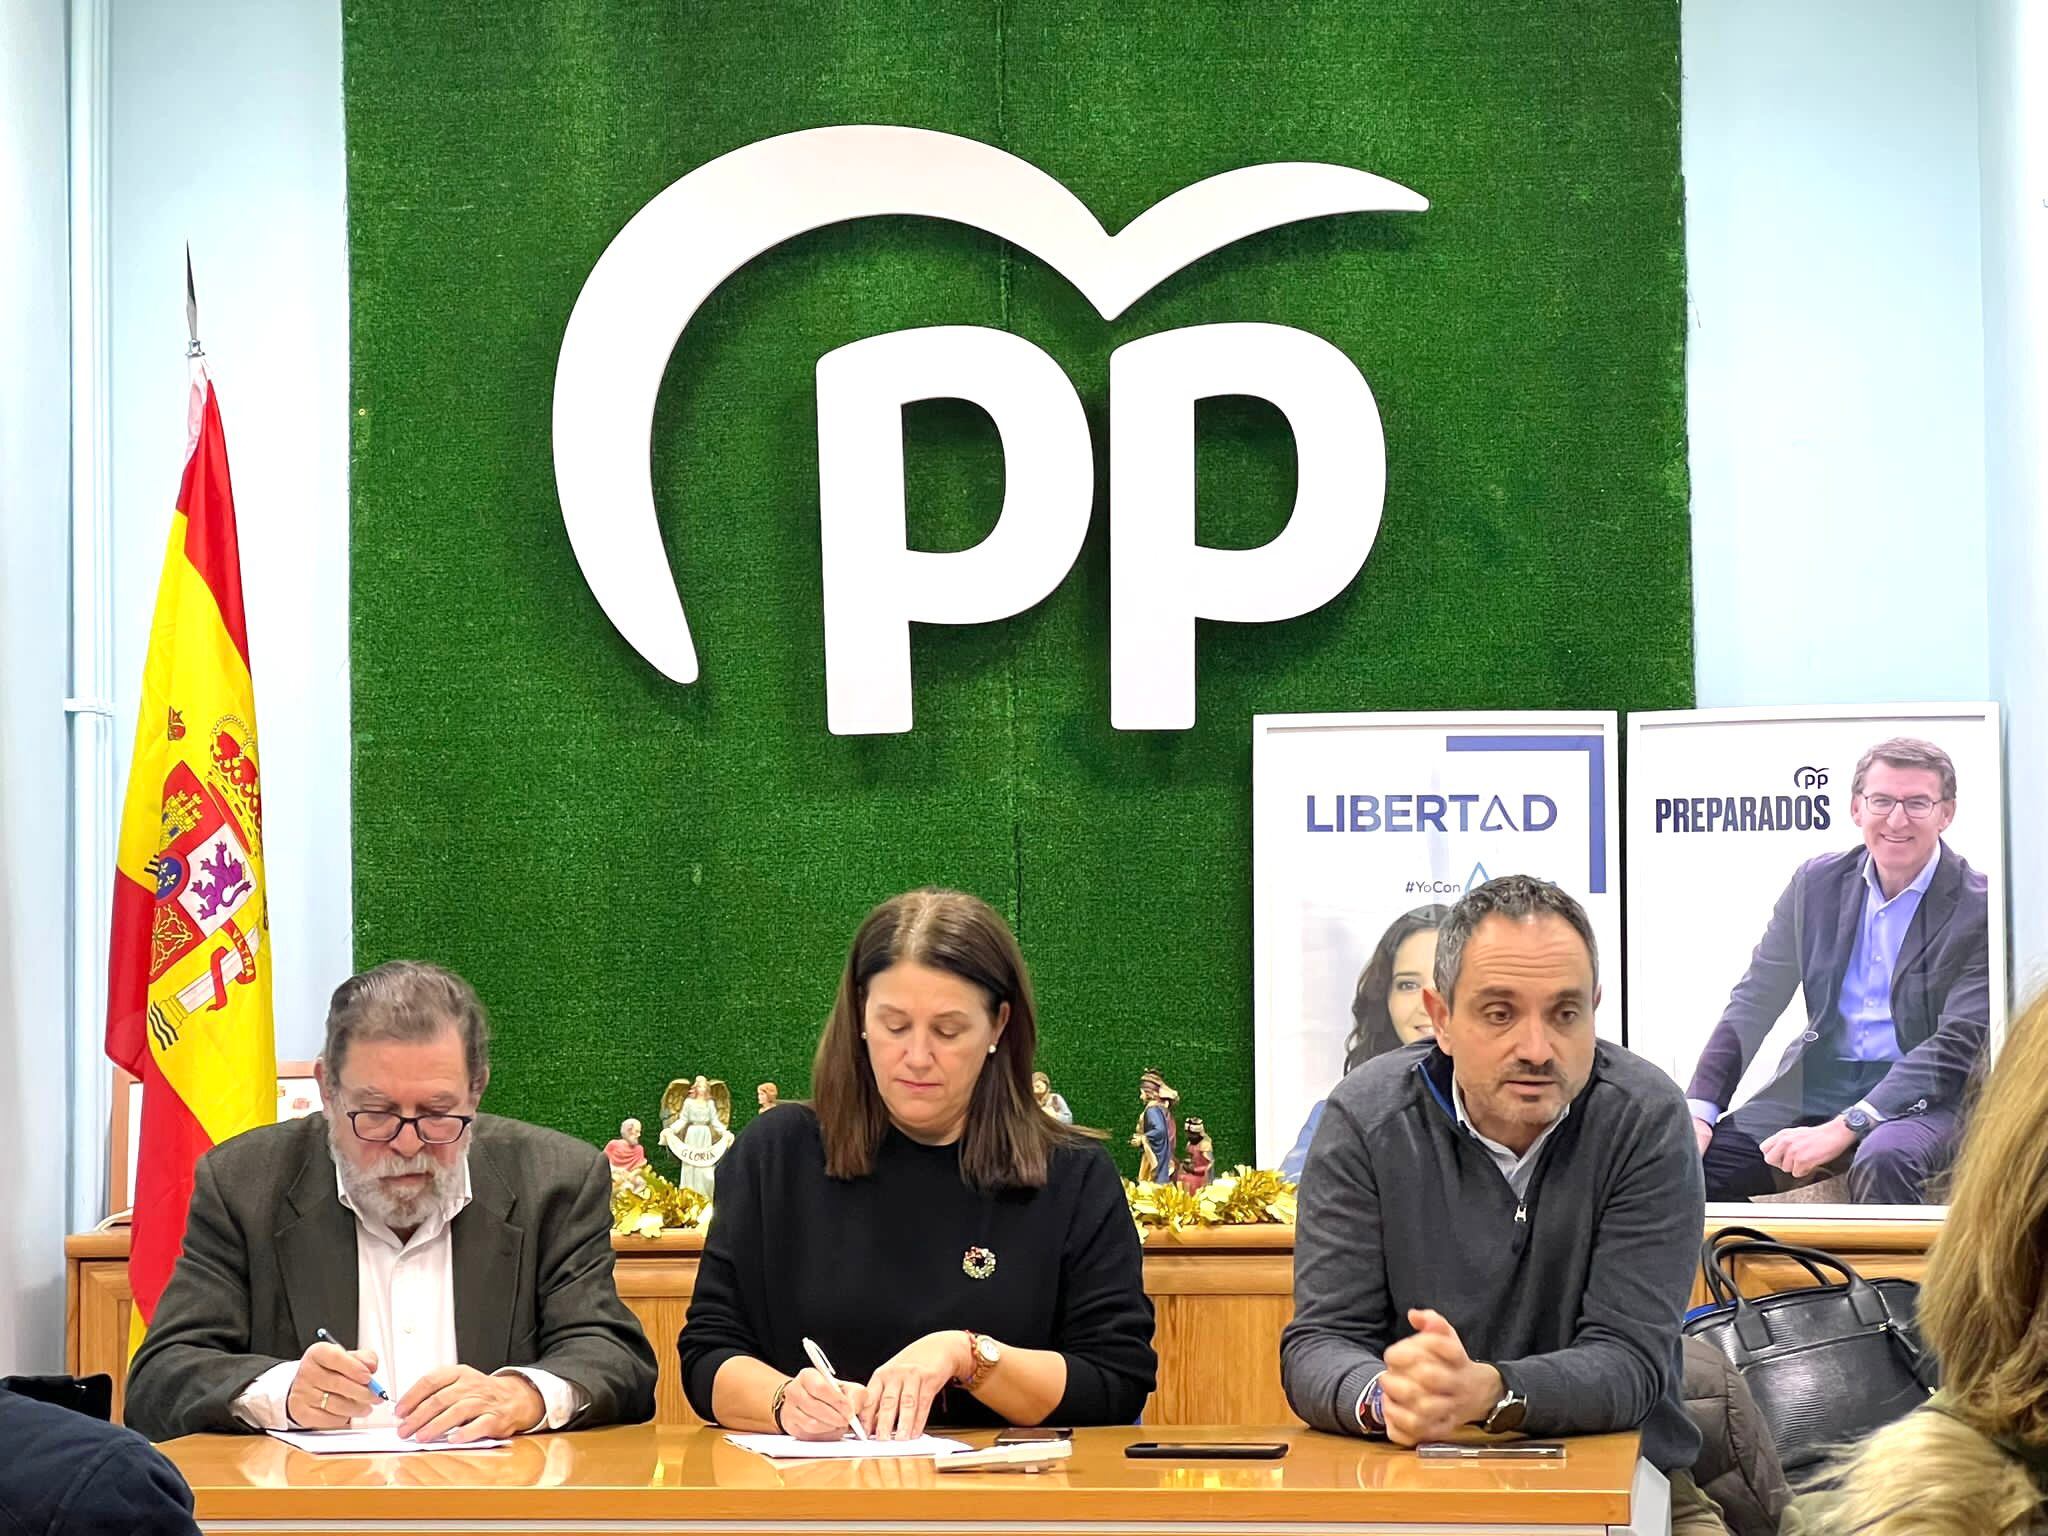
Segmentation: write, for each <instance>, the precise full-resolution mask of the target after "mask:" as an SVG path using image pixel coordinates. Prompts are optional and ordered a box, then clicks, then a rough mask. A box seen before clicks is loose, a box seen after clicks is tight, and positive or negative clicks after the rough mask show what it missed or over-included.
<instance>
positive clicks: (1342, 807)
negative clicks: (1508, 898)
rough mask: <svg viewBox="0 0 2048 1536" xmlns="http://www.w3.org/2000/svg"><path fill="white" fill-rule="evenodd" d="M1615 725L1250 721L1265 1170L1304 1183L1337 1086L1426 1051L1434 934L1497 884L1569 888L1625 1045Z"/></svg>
mask: <svg viewBox="0 0 2048 1536" xmlns="http://www.w3.org/2000/svg"><path fill="white" fill-rule="evenodd" d="M1615 741H1616V720H1615V716H1614V715H1613V714H1612V713H1611V712H1607V711H1599V710H1587V711H1529V712H1522V713H1500V712H1486V713H1467V714H1460V713H1441V714H1331V715H1260V716H1257V717H1256V718H1255V719H1254V720H1253V722H1252V801H1253V809H1252V828H1253V830H1252V837H1253V850H1252V870H1253V892H1252V919H1253V933H1254V941H1253V942H1254V955H1253V988H1254V997H1255V999H1256V1003H1255V1007H1256V1019H1255V1029H1256V1040H1257V1049H1258V1073H1257V1096H1258V1138H1257V1139H1258V1158H1259V1165H1260V1166H1261V1167H1265V1168H1274V1167H1278V1168H1281V1169H1283V1170H1284V1171H1286V1172H1289V1173H1290V1174H1298V1173H1299V1171H1300V1165H1301V1162H1302V1159H1303V1158H1304V1157H1305V1156H1306V1155H1307V1151H1308V1141H1309V1137H1310V1135H1311V1134H1312V1132H1313V1129H1314V1125H1315V1122H1316V1119H1317V1117H1318V1115H1319V1113H1320V1111H1321V1108H1322V1103H1323V1100H1324V1098H1325V1097H1326V1096H1327V1095H1328V1093H1329V1091H1330V1089H1331V1087H1332V1086H1334V1085H1335V1084H1336V1082H1337V1080H1338V1079H1339V1078H1341V1077H1342V1076H1343V1075H1344V1074H1345V1073H1346V1072H1347V1071H1349V1070H1350V1069H1351V1068H1352V1067H1355V1066H1357V1065H1359V1064H1360V1063H1361V1062H1363V1061H1365V1060H1368V1059H1369V1058H1371V1057H1372V1056H1375V1055H1378V1054H1380V1053H1381V1052H1383V1051H1386V1050H1390V1049H1394V1048H1396V1047H1397V1046H1399V1045H1402V1044H1405V1043H1408V1042H1410V1041H1412V1040H1416V1039H1419V1038H1421V1037H1422V1036H1423V1035H1425V1034H1427V1033H1428V1030H1429V1024H1428V1020H1427V1017H1426V1016H1425V1014H1424V1013H1423V1009H1422V995H1421V994H1422V989H1423V988H1424V987H1425V986H1427V985H1429V984H1430V976H1431V972H1432V968H1433V966H1434V962H1435V953H1436V925H1437V923H1438V922H1439V921H1440V920H1441V918H1442V917H1443V915H1444V913H1445V912H1446V911H1447V910H1448V906H1449V903H1451V902H1454V901H1456V900H1457V899H1458V896H1459V895H1460V893H1462V892H1463V891H1464V890H1465V889H1466V888H1467V887H1469V886H1472V885H1476V884H1478V883H1480V882H1482V881H1484V880H1486V879H1488V878H1490V877H1491V876H1494V875H1505V874H1515V873H1520V874H1533V875H1540V876H1542V877H1543V878H1545V879H1548V880H1554V881H1555V882H1557V883H1558V884H1559V885H1561V886H1563V887H1564V888H1565V889H1566V890H1568V891H1570V892H1571V893H1572V895H1574V896H1575V897H1577V898H1578V899H1579V900H1580V901H1581V902H1583V903H1584V904H1585V906H1586V911H1587V913H1588V915H1589V916H1590V917H1591V918H1592V922H1593V930H1594V934H1595V936H1596V938H1597V939H1598V941H1599V944H1600V979H1601V982H1602V984H1603V988H1604V995H1603V998H1602V1002H1601V1006H1600V1009H1599V1011H1598V1014H1597V1016H1596V1023H1597V1025H1598V1027H1599V1030H1600V1033H1601V1034H1602V1035H1604V1036H1607V1037H1608V1038H1611V1039H1616V1040H1618V1039H1620V1038H1621V1003H1622V999H1621V909H1620V877H1619V868H1618V864H1617V862H1616V853H1617V849H1616V848H1615V846H1614V838H1613V836H1612V829H1614V828H1615V827H1616V825H1617V817H1618V810H1619V801H1618V785H1617V783H1616V773H1615V762H1614V745H1615Z"/></svg>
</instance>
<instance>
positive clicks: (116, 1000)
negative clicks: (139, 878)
mask: <svg viewBox="0 0 2048 1536" xmlns="http://www.w3.org/2000/svg"><path fill="white" fill-rule="evenodd" d="M155 913H156V892H154V891H146V890H144V889H143V888H142V887H141V886H139V885H137V884H136V883H135V881H134V880H133V879H132V878H131V877H129V876H128V875H126V874H124V873H123V872H122V871H121V870H119V869H116V870H115V871H114V925H113V930H112V936H111V940H110V944H109V950H108V953H109V956H110V960H111V964H110V965H109V968H108V969H109V974H108V980H107V1054H108V1055H109V1056H111V1057H112V1058H113V1059H114V1064H115V1065H116V1066H119V1067H121V1068H123V1069H124V1070H126V1071H128V1072H131V1073H133V1074H134V1075H135V1076H137V1077H141V1076H142V1075H143V1072H142V1064H143V1063H144V1062H146V1061H148V1060H149V1033H148V1028H147V1026H148V1022H149V944H150V925H151V923H152V921H153V919H154V917H155Z"/></svg>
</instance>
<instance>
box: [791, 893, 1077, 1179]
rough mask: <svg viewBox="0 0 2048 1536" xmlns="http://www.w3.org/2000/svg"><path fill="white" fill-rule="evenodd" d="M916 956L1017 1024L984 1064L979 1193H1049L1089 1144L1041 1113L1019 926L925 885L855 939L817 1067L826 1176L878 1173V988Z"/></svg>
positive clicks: (883, 1121) (970, 1110) (973, 1173)
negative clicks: (1050, 1183)
mask: <svg viewBox="0 0 2048 1536" xmlns="http://www.w3.org/2000/svg"><path fill="white" fill-rule="evenodd" d="M904 960H908V961H913V962H915V963H916V964H918V965H928V966H930V967H931V968H932V969H933V970H936V971H945V972H947V973H949V974H950V975H954V976H958V977H959V978H960V979H961V980H962V981H966V982H970V983H972V984H973V985H974V986H976V987H978V988H980V989H981V991H982V992H983V993H985V994H986V995H987V997H988V1007H989V1012H990V1014H991V1015H993V1014H995V1013H996V1012H997V1011H998V1010H999V1009H1000V1008H1001V1007H1002V1005H1003V1004H1004V1003H1008V1004H1009V1005H1010V1021H1009V1023H1008V1025H1006V1026H1005V1027H1004V1030H1003V1033H1002V1037H1001V1038H1000V1039H999V1040H998V1041H997V1042H996V1049H995V1053H994V1054H993V1055H991V1056H990V1057H989V1058H988V1060H987V1062H985V1063H984V1064H983V1066H982V1069H981V1076H980V1077H979V1078H978V1079H976V1081H975V1084H974V1094H973V1097H972V1098H970V1099H969V1100H968V1104H967V1125H966V1128H965V1129H964V1130H963V1131H962V1132H961V1137H960V1172H961V1175H962V1176H963V1177H964V1178H965V1179H966V1180H967V1182H968V1183H969V1184H971V1185H973V1186H974V1187H975V1188H976V1189H982V1190H989V1191H995V1190H1004V1189H1042V1188H1044V1187H1045V1178H1046V1169H1047V1166H1048V1165H1049V1164H1050V1162H1051V1159H1052V1153H1053V1150H1054V1149H1055V1148H1057V1147H1060V1146H1070V1145H1082V1144H1085V1138H1084V1137H1083V1136H1081V1135H1080V1134H1079V1133H1078V1132H1075V1131H1072V1130H1070V1129H1068V1128H1067V1127H1066V1126H1063V1125H1061V1124H1060V1123H1059V1122H1058V1121H1057V1120H1055V1119H1053V1117H1052V1116H1051V1115H1048V1114H1047V1113H1046V1112H1045V1111H1044V1110H1042V1109H1040V1108H1039V1107H1038V1100H1037V1099H1036V1098H1035V1097H1034V1096H1033V1094H1032V1092H1031V1064H1032V1061H1033V1059H1034V1058H1035V1057H1036V1055H1037V1051H1038V1010H1037V1008H1036V1007H1035V1006H1034V1005H1033V1003H1032V998H1031V976H1030V973H1029V972H1028V971H1026V970H1025V968H1024V956H1023V954H1022V952H1021V951H1019V949H1018V948H1017V940H1016V937H1015V935H1013V934H1012V933H1011V932H1010V925H1009V924H1008V923H1006V922H1004V921H1003V919H1002V918H1001V916H1000V915H998V914H997V913H996V911H995V910H994V909H993V908H992V907H990V906H989V904H988V903H987V902H985V901H983V900H981V899H980V898H979V897H976V896H969V895H967V894H966V893H965V892H963V891H947V890H940V889H938V888H936V887H933V886H926V887H925V888H924V889H922V890H916V891H906V892H905V893H904V894H903V895H901V896H896V897H892V898H891V899H890V900H888V901H885V902H883V903H882V904H881V905H880V906H879V907H876V908H875V910H874V911H872V912H870V913H869V914H868V915H867V920H866V921H865V922H863V923H862V924H861V925H860V931H859V932H858V933H856V934H855V935H854V936H853V947H852V949H851V950H849V951H848V952H847V956H846V969H845V971H844V972H843V973H841V975H840V978H839V996H838V998H837V999H836V1000H835V1001H834V1002H833V1004H832V1013H831V1016H830V1017H829V1018H828V1019H826V1021H825V1032H824V1034H823V1035H822V1036H820V1037H819V1040H818V1054H817V1057H816V1058H815V1060H814V1061H813V1062H812V1064H811V1091H812V1106H813V1108H814V1109H815V1110H816V1112H817V1116H818V1128H819V1130H820V1132H821V1133H822V1134H823V1137H824V1141H825V1172H826V1173H827V1174H829V1175H830V1176H831V1177H833V1178H835V1179H857V1178H862V1177H864V1176H865V1175H867V1174H869V1173H872V1172H873V1171H874V1166H875V1153H876V1151H877V1149H878V1148H880V1146H881V1145H882V1138H883V1137H884V1136H886V1135H887V1134H888V1132H889V1111H888V1108H887V1106H886V1105H885V1104H884V1103H883V1102H882V1090H881V1089H880V1087H879V1086H877V1084H876V1082H875V1072H874V1067H873V1066H872V1065H871V1064H870V1063H869V1061H868V1052H867V1047H866V1046H865V1045H864V1044H863V1043H862V1041H861V1023H862V1015H863V1013H864V1012H865V1011H866V1007H867V994H868V983H869V982H871V981H873V980H874V978H875V977H876V976H878V975H880V974H881V973H882V972H883V971H886V970H887V969H888V968H889V967H890V966H892V965H895V964H896V963H897V962H899V961H904Z"/></svg>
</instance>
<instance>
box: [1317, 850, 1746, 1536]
mask: <svg viewBox="0 0 2048 1536" xmlns="http://www.w3.org/2000/svg"><path fill="white" fill-rule="evenodd" d="M1597 974H1598V959H1597V956H1596V954H1595V949H1594V941H1593V929H1592V924H1591V923H1590V922H1589V921H1588V920H1587V918H1586V914H1585V911H1584V910H1583V909H1582V908H1581V907H1580V906H1579V904H1578V903H1577V902H1576V901H1574V900H1573V899H1572V898H1571V897H1570V896H1568V895H1567V894H1565V893H1564V892H1563V891H1561V890H1559V889H1558V888H1557V887H1556V886H1554V885H1550V884H1548V883H1546V882H1544V881H1541V880H1535V879H1531V878H1530V877H1528V876H1525V875H1509V876H1504V877H1503V878H1501V879H1498V880H1492V881H1489V882H1487V883H1486V884H1485V885H1482V886H1480V887H1478V888H1477V889H1475V890H1472V891H1469V892H1467V893H1466V894H1465V896H1464V898H1463V899H1462V900H1460V901H1459V903H1458V904H1457V906H1456V907H1454V908H1453V909H1452V911H1451V914H1450V916H1448V917H1447V918H1445V919H1444V924H1443V928H1442V930H1441V933H1440V936H1439V938H1438V940H1437V951H1436V974H1435V982H1436V985H1435V987H1434V988H1433V989H1432V990H1430V991H1428V992H1427V993H1426V994H1425V998H1424V1000H1425V1002H1426V1004H1427V1006H1428V1009H1429V1016H1430V1020H1431V1022H1432V1023H1433V1024H1434V1025H1435V1027H1436V1042H1435V1044H1433V1045H1422V1044H1417V1045H1412V1046H1409V1047H1407V1048H1405V1049H1403V1050H1400V1051H1395V1052H1390V1053H1388V1054H1386V1055H1383V1056H1380V1057H1377V1058H1375V1059H1374V1060H1372V1061H1369V1062H1367V1063H1365V1064H1364V1065H1363V1066H1361V1067H1359V1068H1358V1070H1357V1071H1355V1072H1353V1073H1351V1075H1350V1076H1348V1077H1346V1078H1345V1079H1344V1081H1343V1082H1342V1083H1340V1084H1338V1086H1337V1088H1336V1090H1335V1091H1334V1092H1333V1093H1332V1094H1331V1095H1330V1099H1329V1107H1328V1108H1327V1109H1326V1110H1325V1111H1324V1113H1323V1119H1322V1124H1321V1125H1320V1126H1319V1127H1318V1128H1317V1131H1316V1136H1315V1142H1314V1144H1313V1146H1312V1147H1311V1148H1310V1151H1309V1156H1308V1164H1307V1167H1306V1169H1305V1170H1304V1172H1303V1175H1302V1181H1301V1200H1300V1209H1299V1217H1298V1224H1297V1227H1296V1233H1295V1255H1294V1306H1295V1311H1294V1321H1293V1322H1291V1323H1290V1324H1288V1326H1287V1331H1286V1332H1285V1334H1283V1335H1282V1337H1281V1342H1280V1373H1281V1379H1282V1381H1283V1382H1284V1383H1285V1385H1286V1388H1287V1398H1288V1401H1289V1402H1290V1403H1292V1404H1293V1406H1294V1411H1295V1412H1296V1413H1298V1414H1300V1415H1301V1416H1302V1417H1303V1418H1304V1419H1306V1420H1307V1421H1308V1422H1309V1423H1310V1424H1312V1425H1314V1426H1315V1427H1316V1428H1318V1429H1324V1430H1334V1431H1337V1432H1339V1433H1342V1434H1351V1435H1382V1434H1383V1435H1385V1436H1387V1437H1388V1438H1389V1439H1391V1440H1393V1441H1395V1442H1396V1443H1397V1444H1401V1445H1415V1444H1419V1443H1420V1442H1422V1441H1425V1440H1435V1439H1442V1438H1444V1437H1446V1436H1447V1435H1449V1434H1450V1433H1451V1432H1452V1431H1454V1430H1456V1429H1458V1428H1459V1427H1460V1426H1462V1425H1467V1424H1477V1425H1481V1426H1483V1427H1485V1428H1487V1429H1490V1430H1495V1431H1502V1430H1520V1431H1523V1432H1525V1433H1528V1434H1532V1435H1582V1434H1600V1433H1607V1432H1612V1431H1618V1430H1629V1429H1640V1430H1641V1431H1642V1450H1643V1455H1644V1456H1645V1457H1646V1458H1647V1459H1648V1460H1649V1461H1650V1463H1651V1464H1652V1465H1653V1466H1655V1467H1657V1468H1658V1469H1659V1470H1660V1471H1662V1472H1664V1473H1666V1474H1667V1475H1668V1476H1669V1477H1670V1479H1671V1485H1672V1488H1671V1492H1672V1530H1673V1532H1674V1533H1715V1532H1721V1531H1723V1530H1724V1529H1725V1528H1724V1526H1723V1524H1722V1522H1721V1518H1720V1513H1719V1511H1718V1509H1717V1508H1716V1506H1715V1505H1714V1504H1713V1502H1712V1501H1711V1500H1710V1499H1708V1498H1707V1497H1706V1496H1705V1495H1704V1494H1702V1493H1701V1492H1700V1491H1699V1489H1698V1488H1697V1487H1696V1486H1695V1485H1694V1483H1693V1480H1692V1475H1691V1467H1692V1463H1693V1459H1694V1457H1695V1456H1696V1455H1697V1454H1698V1452H1699V1446H1700V1439H1699V1432H1698V1431H1697V1430H1696V1429H1695V1428H1694V1427H1693V1423H1692V1421H1691V1419H1690V1418H1688V1417H1687V1415H1686V1411H1685V1406H1684V1403H1683V1401H1682V1400H1681V1397H1680V1385H1681V1377H1682V1371H1681V1367H1680V1363H1679V1324H1680V1322H1681V1321H1682V1320H1683V1317H1684V1313H1685V1305H1686V1298H1687V1294H1688V1291H1689V1288H1690V1284H1691V1275H1692V1266H1693V1263H1694V1258H1695V1255H1696V1254H1697V1253H1698V1251H1699V1243H1700V1237H1701V1230H1702V1226H1703V1217H1704V1211H1703V1205H1702V1194H1701V1184H1700V1168H1699V1155H1698V1151H1697V1149H1696V1147H1695V1145H1694V1140H1693V1136H1692V1129H1691V1122H1690V1120H1689V1119H1688V1116H1687V1111H1686V1106H1685V1097H1684V1095H1683V1094H1682V1093H1681V1092H1680V1091H1679V1088H1678V1085H1677V1084H1676V1083H1674V1082H1672V1081H1671V1079H1670V1078H1668V1077H1666V1076H1665V1075H1664V1074H1663V1073H1662V1072H1660V1071H1658V1070H1657V1069H1656V1068H1655V1067H1652V1066H1651V1065H1650V1064H1649V1063H1647V1062H1645V1061H1643V1060H1642V1059H1641V1058H1640V1057H1637V1056H1634V1055H1631V1054H1630V1053H1629V1052H1627V1051H1625V1050H1623V1049H1622V1048H1621V1047H1619V1046H1616V1045H1611V1044H1608V1043H1607V1042H1605V1041H1602V1040H1599V1039H1597V1038H1596V1037H1595V1036H1594V1033H1593V1011H1594V1009H1595V1007H1596V1006H1597V1005H1598V1003H1599V1001H1600V989H1599V985H1598V982H1597V981H1596V979H1595V978H1596V976H1597Z"/></svg>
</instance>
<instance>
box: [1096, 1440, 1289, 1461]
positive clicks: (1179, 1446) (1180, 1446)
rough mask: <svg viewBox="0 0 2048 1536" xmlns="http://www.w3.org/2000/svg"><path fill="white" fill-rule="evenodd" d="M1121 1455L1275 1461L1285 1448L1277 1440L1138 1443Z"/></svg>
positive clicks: (1148, 1458) (1156, 1458) (1158, 1459)
mask: <svg viewBox="0 0 2048 1536" xmlns="http://www.w3.org/2000/svg"><path fill="white" fill-rule="evenodd" d="M1124 1454H1125V1455H1126V1456H1131V1457H1135V1458H1137V1459H1139V1460H1156V1461H1278V1460H1279V1459H1280V1458H1281V1457H1282V1456H1285V1455H1286V1454H1287V1446H1286V1443H1285V1442H1284V1441H1280V1440H1140V1441H1137V1442H1136V1443H1135V1444H1132V1445H1127V1446H1125V1447H1124Z"/></svg>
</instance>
